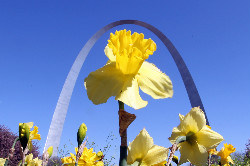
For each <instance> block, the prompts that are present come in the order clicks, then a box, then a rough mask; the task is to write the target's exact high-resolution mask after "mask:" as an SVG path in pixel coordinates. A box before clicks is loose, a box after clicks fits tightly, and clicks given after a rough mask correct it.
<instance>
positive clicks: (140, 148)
mask: <svg viewBox="0 0 250 166" xmlns="http://www.w3.org/2000/svg"><path fill="white" fill-rule="evenodd" d="M153 145H154V142H153V138H152V137H150V135H149V134H148V132H147V131H146V129H143V130H142V131H141V132H140V133H139V134H138V135H137V136H136V138H135V139H134V140H133V141H132V142H131V143H130V144H129V146H128V160H127V162H128V164H133V163H134V162H135V160H138V161H140V160H142V159H143V158H144V157H145V156H146V154H147V153H148V151H149V150H150V149H151V148H152V146H153Z"/></svg>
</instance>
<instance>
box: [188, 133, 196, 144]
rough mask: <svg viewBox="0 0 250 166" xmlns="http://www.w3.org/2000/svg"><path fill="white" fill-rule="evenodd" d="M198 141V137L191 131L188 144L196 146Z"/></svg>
mask: <svg viewBox="0 0 250 166" xmlns="http://www.w3.org/2000/svg"><path fill="white" fill-rule="evenodd" d="M196 141H197V137H196V135H195V133H194V132H192V131H189V132H188V133H187V142H188V143H190V144H191V145H193V144H195V143H196Z"/></svg>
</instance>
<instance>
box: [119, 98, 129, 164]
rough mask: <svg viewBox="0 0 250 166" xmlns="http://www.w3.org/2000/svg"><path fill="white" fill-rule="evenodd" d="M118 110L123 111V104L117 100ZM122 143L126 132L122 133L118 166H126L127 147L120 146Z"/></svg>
mask: <svg viewBox="0 0 250 166" xmlns="http://www.w3.org/2000/svg"><path fill="white" fill-rule="evenodd" d="M118 104H119V110H124V103H123V102H121V101H119V100H118ZM123 142H127V130H125V131H124V132H123V133H122V136H121V146H120V161H119V166H127V146H124V145H123V146H122V144H123Z"/></svg>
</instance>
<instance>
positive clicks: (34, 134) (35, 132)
mask: <svg viewBox="0 0 250 166" xmlns="http://www.w3.org/2000/svg"><path fill="white" fill-rule="evenodd" d="M35 139H37V140H41V136H40V134H38V127H37V126H34V130H33V131H31V132H30V137H29V141H28V148H29V150H31V149H32V146H33V145H32V140H35Z"/></svg>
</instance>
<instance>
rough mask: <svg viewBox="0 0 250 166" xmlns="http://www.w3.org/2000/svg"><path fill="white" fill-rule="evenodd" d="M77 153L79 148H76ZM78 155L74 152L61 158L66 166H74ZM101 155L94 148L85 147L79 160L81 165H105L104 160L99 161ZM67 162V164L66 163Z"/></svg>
mask: <svg viewBox="0 0 250 166" xmlns="http://www.w3.org/2000/svg"><path fill="white" fill-rule="evenodd" d="M75 151H76V154H77V151H78V148H75ZM75 160H76V156H75V155H74V154H73V153H70V157H64V158H62V159H61V161H62V163H65V165H66V166H74V165H75ZM98 160H99V157H98V156H97V155H96V153H95V152H93V148H91V149H88V148H86V147H85V148H84V150H83V153H82V155H81V157H80V158H79V160H78V165H79V166H92V165H95V166H104V163H103V162H102V161H98ZM66 163H67V164H66Z"/></svg>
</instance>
